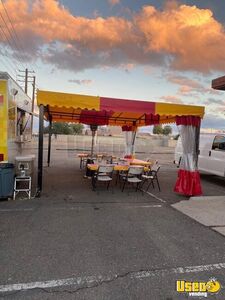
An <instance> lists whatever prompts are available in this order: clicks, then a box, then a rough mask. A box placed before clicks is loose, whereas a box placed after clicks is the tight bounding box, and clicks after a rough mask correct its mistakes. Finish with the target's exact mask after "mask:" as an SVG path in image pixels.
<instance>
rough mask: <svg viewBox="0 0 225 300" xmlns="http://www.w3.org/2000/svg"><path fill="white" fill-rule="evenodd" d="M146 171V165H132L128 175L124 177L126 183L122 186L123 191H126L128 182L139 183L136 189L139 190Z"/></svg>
mask: <svg viewBox="0 0 225 300" xmlns="http://www.w3.org/2000/svg"><path fill="white" fill-rule="evenodd" d="M143 171H144V167H137V166H130V167H129V169H128V172H127V174H126V176H124V177H122V179H123V181H124V183H123V187H122V192H123V191H124V188H125V185H126V183H132V184H135V183H136V184H137V185H136V191H137V190H138V188H139V186H140V183H141V182H142V178H141V175H142V173H143Z"/></svg>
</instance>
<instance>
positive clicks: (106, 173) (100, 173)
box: [92, 165, 114, 191]
mask: <svg viewBox="0 0 225 300" xmlns="http://www.w3.org/2000/svg"><path fill="white" fill-rule="evenodd" d="M113 168H114V166H107V165H106V166H99V167H98V170H97V172H95V173H94V174H93V176H92V188H93V191H95V190H96V184H97V182H98V181H99V182H105V183H107V190H108V189H109V185H110V182H111V181H112V175H113Z"/></svg>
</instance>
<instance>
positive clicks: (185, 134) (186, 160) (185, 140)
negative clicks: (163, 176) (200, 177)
mask: <svg viewBox="0 0 225 300" xmlns="http://www.w3.org/2000/svg"><path fill="white" fill-rule="evenodd" d="M178 129H179V132H180V136H181V143H182V148H183V155H182V159H181V163H180V169H182V170H187V171H195V170H197V153H196V130H197V127H195V126H191V125H188V126H186V125H178Z"/></svg>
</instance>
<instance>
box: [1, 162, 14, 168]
mask: <svg viewBox="0 0 225 300" xmlns="http://www.w3.org/2000/svg"><path fill="white" fill-rule="evenodd" d="M0 168H1V169H12V168H14V164H12V163H8V162H7V163H3V162H1V163H0Z"/></svg>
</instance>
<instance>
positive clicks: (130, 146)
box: [124, 131, 135, 155]
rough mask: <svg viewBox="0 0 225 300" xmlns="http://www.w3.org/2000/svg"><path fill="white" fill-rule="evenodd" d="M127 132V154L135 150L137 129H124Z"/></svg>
mask: <svg viewBox="0 0 225 300" xmlns="http://www.w3.org/2000/svg"><path fill="white" fill-rule="evenodd" d="M124 134H125V155H133V154H134V152H135V147H134V139H135V131H124Z"/></svg>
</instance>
